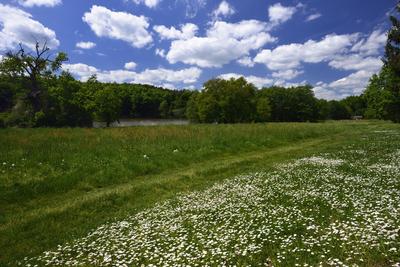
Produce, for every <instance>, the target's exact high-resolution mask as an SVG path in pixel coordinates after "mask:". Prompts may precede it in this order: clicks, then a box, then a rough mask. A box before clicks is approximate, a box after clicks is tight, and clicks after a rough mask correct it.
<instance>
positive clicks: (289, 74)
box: [272, 70, 304, 80]
mask: <svg viewBox="0 0 400 267" xmlns="http://www.w3.org/2000/svg"><path fill="white" fill-rule="evenodd" d="M303 73H304V72H303V71H299V70H281V71H277V72H273V73H272V77H274V78H278V79H283V80H292V79H294V78H296V77H297V76H299V75H300V74H303Z"/></svg>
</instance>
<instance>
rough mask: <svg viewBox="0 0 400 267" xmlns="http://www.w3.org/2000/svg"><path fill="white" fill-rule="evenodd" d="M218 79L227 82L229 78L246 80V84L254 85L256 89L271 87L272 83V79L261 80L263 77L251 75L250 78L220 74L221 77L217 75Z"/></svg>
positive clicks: (235, 74)
mask: <svg viewBox="0 0 400 267" xmlns="http://www.w3.org/2000/svg"><path fill="white" fill-rule="evenodd" d="M218 77H219V78H221V79H224V80H229V79H231V78H234V79H238V78H240V77H243V78H245V79H246V81H248V82H250V83H252V84H254V86H256V87H257V88H262V87H265V86H270V85H272V84H273V82H274V81H273V80H272V79H269V78H263V77H258V76H253V75H251V76H244V75H241V74H237V73H226V74H221V75H219V76H218Z"/></svg>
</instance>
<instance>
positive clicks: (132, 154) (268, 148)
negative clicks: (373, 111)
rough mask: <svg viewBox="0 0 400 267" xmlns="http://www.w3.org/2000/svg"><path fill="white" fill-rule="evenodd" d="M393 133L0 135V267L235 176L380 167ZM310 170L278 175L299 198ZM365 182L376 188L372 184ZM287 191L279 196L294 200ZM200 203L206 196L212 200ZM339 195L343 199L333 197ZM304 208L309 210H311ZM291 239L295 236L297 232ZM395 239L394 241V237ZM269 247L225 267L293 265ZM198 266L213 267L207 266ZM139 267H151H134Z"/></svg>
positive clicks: (371, 125)
mask: <svg viewBox="0 0 400 267" xmlns="http://www.w3.org/2000/svg"><path fill="white" fill-rule="evenodd" d="M388 133H389V134H388ZM391 133H394V134H391ZM396 133H397V134H396ZM398 133H400V126H399V125H395V124H391V123H385V122H363V121H362V122H327V123H318V124H317V123H315V124H308V123H303V124H300V123H279V124H278V123H277V124H272V123H271V124H238V125H189V126H160V127H132V128H122V129H2V130H0V237H1V238H0V266H3V265H4V266H13V265H15V264H16V262H17V261H20V260H22V259H23V258H24V257H36V256H38V255H40V254H41V253H42V252H44V251H46V250H51V251H53V250H54V249H56V248H57V245H63V244H66V243H67V242H74V240H79V239H80V238H82V237H85V236H86V235H87V234H88V233H89V232H91V231H93V230H94V229H96V228H97V227H99V226H101V225H104V224H106V223H110V222H119V221H121V220H125V218H129V217H130V216H134V215H135V214H142V213H143V212H144V214H146V212H150V211H152V212H153V213H156V212H157V209H155V208H154V207H155V205H157V204H160V203H164V201H166V200H169V201H175V200H176V201H178V202H179V201H182V200H180V197H177V195H179V196H185V195H187V194H189V195H190V194H193V192H197V191H199V192H201V191H203V190H212V188H213V185H214V184H215V183H218V184H221V183H222V184H225V183H227V184H229V181H231V180H232V179H230V178H232V177H234V176H236V175H239V174H251V175H253V173H256V172H257V173H259V172H262V173H271V172H276V171H277V170H276V166H277V164H283V163H288V162H290V161H291V160H295V159H299V158H304V157H310V156H312V155H321V154H324V153H329V155H334V156H335V157H340V158H343V159H346V160H348V161H349V162H350V161H351V162H350V163H351V164H353V163H352V162H353V161H354V164H358V163H359V162H364V161H368V162H369V161H371V162H378V163H379V164H381V163H380V162H379V159H380V158H382V157H384V156H385V155H387V154H390V153H395V152H396V149H397V150H398V149H400V136H398ZM349 147H352V150H357V149H359V150H363V151H369V153H368V155H363V157H361V156H360V158H357V156H354V155H353V154H351V153H348V154H346V153H344V152H345V151H346V150H347V148H349ZM352 157H353V158H352ZM361 159H363V160H364V161H361ZM351 164H347V165H346V164H344V165H343V166H340V168H342V169H343V170H342V171H343V172H345V173H346V175H347V174H348V175H350V174H352V175H361V176H362V175H372V174H370V173H363V172H362V170H361V171H360V170H359V169H360V166H361V165H360V166H358V167H357V168H355V167H354V166H353V165H351ZM371 164H372V163H371ZM377 166H378V165H377ZM379 166H380V165H379ZM310 170H311V172H310ZM318 170H319V169H318V168H317V169H312V168H311V169H310V168H309V169H306V172H307V171H308V172H307V174H308V176H304V175H303V176H302V175H300V174H297V172H294V173H292V174H290V173H289V174H288V173H286V172H284V171H282V175H288V177H289V178H287V179H289V180H290V179H291V178H293V177H295V176H296V175H297V176H298V177H297V178H296V179H295V180H293V181H295V185H296V188H297V189H298V190H303V189H304V188H303V187H302V182H301V181H303V179H306V178H307V177H312V174H313V173H318ZM296 171H297V170H296ZM300 171H301V170H299V173H304V172H300ZM382 173H383V174H382V175H383V176H382V177H383V178H385V177H386V176H385V177H384V172H383V171H382ZM373 175H375V176H376V177H378V178H379V175H380V174H379V173H378V174H376V173H374V174H373ZM267 176H268V175H267ZM375 176H374V177H375ZM346 177H347V176H346ZM371 177H372V176H371ZM376 177H375V178H376ZM375 178H374V179H375ZM395 178H396V179H397V180H394V183H395V182H396V181H397V184H396V183H395V184H394V185H392V186H393V187H394V188H397V189H399V190H400V188H399V185H400V181H399V177H398V176H396V177H395ZM257 179H258V178H257ZM257 179H256V180H257ZM260 179H261V178H260ZM263 179H264V178H263ZM293 179H294V178H293ZM313 179H314V180H313V186H315V185H316V184H318V183H319V182H318V180H317V178H316V177H315V178H313ZM371 179H372V178H371ZM233 180H234V179H233ZM257 181H258V180H257ZM260 181H261V180H260ZM263 181H264V180H263ZM346 181H347V180H346ZM336 182H337V181H336ZM328 184H329V185H331V183H328ZM293 185H294V184H293ZM243 186H244V187H246V186H247V185H246V184H243ZM323 186H325V185H324V184H321V187H323ZM385 186H386V185H385ZM209 188H211V189H209ZM379 188H380V187H379ZM382 188H383V187H382ZM278 189H279V190H280V191H279V192H280V194H281V195H280V196H281V197H280V198H276V199H275V200H274V201H280V202H279V203H280V204H282V203H284V202H285V201H288V204H287V206H288V205H289V206H290V205H293V203H292V204H291V203H290V201H293V200H290V197H287V198H285V197H284V196H282V194H284V191H282V190H281V189H282V188H278ZM278 189H276V190H278ZM286 189H287V190H288V192H290V190H294V189H293V188H286ZM313 189H314V188H313ZM227 190H228V191H229V187H228V189H227ZM205 192H207V191H205ZM276 192H278V191H276ZM379 192H380V191H379ZM382 192H383V191H382ZM178 193H179V194H178ZM203 194H204V193H203ZM209 195H210V196H212V191H211V192H210V193H209ZM340 195H346V194H345V193H343V192H341V193H340ZM233 199H236V198H233ZM339 199H340V198H339ZM395 200H396V199H395ZM199 201H200V200H199ZM274 201H273V200H272V199H269V198H268V203H270V206H268V205H269V204H268V205H266V203H264V202H262V203H259V204H260V207H263V208H264V209H265V211H269V208H268V207H272V206H271V205H273V204H274ZM279 203H278V204H279ZM275 204H276V203H275ZM303 204H304V205H311V206H312V205H314V204H315V203H303ZM303 204H302V205H303ZM324 205H325V206H326V205H327V203H322V204H321V207H322V206H324ZM391 205H392V207H394V208H395V212H394V213H396V212H397V213H399V205H400V203H397V202H394V203H391ZM393 205H394V206H393ZM154 209H155V210H154ZM396 209H397V210H396ZM323 212H325V213H326V216H327V217H326V218H325V219H324V220H323V221H321V222H320V223H322V224H323V223H326V224H327V223H328V222H330V220H332V218H341V217H340V216H342V215H340V214H341V213H339V214H338V213H337V211H336V210H332V207H327V208H326V209H325V210H324V211H323ZM388 212H389V211H388ZM349 214H350V215H353V214H354V213H351V212H350V213H349ZM288 218H289V217H288ZM106 225H107V224H106ZM190 227H192V226H190ZM190 227H189V228H190ZM299 229H300V230H299ZM299 229H297V230H296V231H300V232H301V231H303V230H304V229H302V228H301V227H300V228H299ZM249 231H250V230H249ZM191 238H192V237H191ZM351 238H356V237H351ZM394 238H397V239H395V240H399V239H398V238H399V237H398V236H397V237H394ZM382 240H383V239H382ZM399 241H400V240H399ZM231 242H234V241H232V240H231ZM263 242H264V241H259V242H258V243H263ZM385 242H386V241H385ZM399 243H400V242H399ZM233 245H234V244H233ZM278 247H279V246H278V245H276V244H275V243H273V242H272V243H271V242H270V243H268V242H267V241H265V244H264V243H263V247H262V248H261V252H258V254H257V255H256V256H254V257H250V256H249V255H247V256H246V255H242V256H237V257H235V258H234V260H233V261H234V262H236V263H239V264H251V265H257V264H259V263H261V262H262V263H263V264H264V263H265V260H266V259H269V260H271V261H272V262H273V263H274V265H285V264H289V265H292V264H294V262H296V260H295V258H289V259H287V261H285V259H282V258H281V257H282V255H281V254H279V253H280V251H279V250H278V249H277V248H278ZM204 249H205V250H206V248H204ZM348 249H350V248H348ZM380 249H383V250H385V249H388V250H389V249H391V248H386V247H385V246H384V247H383V248H380ZM396 249H400V247H399V246H398V247H397V248H396ZM282 251H284V250H282ZM377 251H378V252H377ZM377 251H375V250H372V251H371V252H370V253H369V254H370V256H369V257H368V261H367V262H366V263H365V264H366V265H370V266H375V265H386V264H388V263H389V261H390V260H391V259H397V260H400V257H399V255H400V254H399V253H400V252H397V254H396V253H392V252H390V253H389V252H387V253H389V254H388V256H386V257H385V256H382V255H381V254H379V253H380V250H377ZM384 252H385V251H384ZM85 253H86V252H85ZM247 253H249V254H251V253H250V252H246V254H247ZM315 253H317V254H318V253H319V252H318V251H316V252H315ZM360 253H361V252H360ZM363 253H365V251H364V252H363ZM374 253H375V254H376V255H375V254H374ZM278 255H279V257H278ZM332 255H333V256H332V257H336V258H338V259H341V257H342V256H343V255H345V253H344V252H340V251H336V250H334V251H333V252H332ZM283 257H285V256H283ZM286 257H287V256H286ZM396 257H398V258H396ZM205 259H206V260H209V261H210V262H211V261H212V260H215V263H217V262H218V261H217V259H213V258H205ZM299 259H302V260H303V261H306V262H307V261H310V262H313V263H317V262H316V259H314V258H312V257H311V258H307V257H305V256H304V255H303V254H301V255H300V256H299ZM278 260H279V261H278ZM199 262H200V261H199ZM140 263H151V262H150V261H148V260H146V259H145V258H140ZM186 263H187V262H186ZM39 264H40V261H39ZM52 264H54V262H53V263H52ZM83 264H86V265H91V264H93V262H83ZM187 264H190V262H189V263H187ZM191 264H193V263H191ZM358 264H360V263H358ZM61 265H65V262H64V264H61Z"/></svg>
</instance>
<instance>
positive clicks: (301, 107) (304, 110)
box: [261, 85, 319, 122]
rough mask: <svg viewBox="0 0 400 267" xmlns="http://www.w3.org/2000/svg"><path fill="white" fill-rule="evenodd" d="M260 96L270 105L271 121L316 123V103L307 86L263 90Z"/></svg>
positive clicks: (310, 88)
mask: <svg viewBox="0 0 400 267" xmlns="http://www.w3.org/2000/svg"><path fill="white" fill-rule="evenodd" d="M261 94H262V95H264V96H266V97H268V99H269V101H270V103H271V108H272V112H271V120H272V121H299V122H304V121H317V120H318V119H319V113H318V102H317V99H316V98H315V96H314V92H313V91H312V87H311V86H309V85H305V86H298V87H291V88H283V87H278V86H273V87H270V88H263V89H262V90H261Z"/></svg>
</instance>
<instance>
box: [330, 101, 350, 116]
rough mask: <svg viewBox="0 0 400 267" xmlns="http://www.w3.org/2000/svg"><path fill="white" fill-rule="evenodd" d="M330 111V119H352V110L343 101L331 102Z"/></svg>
mask: <svg viewBox="0 0 400 267" xmlns="http://www.w3.org/2000/svg"><path fill="white" fill-rule="evenodd" d="M328 110H329V111H328V119H331V120H348V119H350V117H351V114H350V108H349V107H348V106H346V105H345V104H344V103H343V102H342V101H336V100H331V101H329V102H328Z"/></svg>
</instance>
